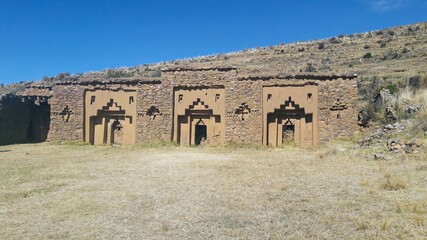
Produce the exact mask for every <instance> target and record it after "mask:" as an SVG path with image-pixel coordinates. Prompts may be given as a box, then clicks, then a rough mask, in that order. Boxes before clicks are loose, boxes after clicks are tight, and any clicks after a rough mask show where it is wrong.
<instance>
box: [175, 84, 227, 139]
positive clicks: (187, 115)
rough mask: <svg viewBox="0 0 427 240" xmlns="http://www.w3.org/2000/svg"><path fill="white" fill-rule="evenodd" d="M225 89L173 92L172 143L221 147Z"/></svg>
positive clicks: (223, 129)
mask: <svg viewBox="0 0 427 240" xmlns="http://www.w3.org/2000/svg"><path fill="white" fill-rule="evenodd" d="M224 107H225V90H224V88H205V89H200V88H197V89H196V88H195V89H175V91H174V125H173V127H174V128H173V129H174V131H173V140H174V141H175V142H177V143H179V144H181V145H199V144H202V143H207V144H223V143H224V141H225V122H224V120H225V109H224Z"/></svg>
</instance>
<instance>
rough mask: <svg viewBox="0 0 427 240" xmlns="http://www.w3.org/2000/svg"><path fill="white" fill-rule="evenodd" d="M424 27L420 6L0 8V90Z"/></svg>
mask: <svg viewBox="0 0 427 240" xmlns="http://www.w3.org/2000/svg"><path fill="white" fill-rule="evenodd" d="M423 21H427V0H329V1H326V0H318V1H314V0H313V1H309V0H300V1H285V0H277V1H276V0H271V1H269V0H263V1H258V0H253V1H251V0H198V1H197V0H193V1H190V0H179V1H178V0H176V1H171V0H170V1H167V0H140V1H136V0H135V1H132V0H103V1H100V0H67V1H66V0H37V1H36V0H27V1H23V0H0V83H4V84H6V83H12V82H19V81H30V80H33V81H34V80H39V79H41V78H42V77H43V76H54V75H57V74H58V73H61V72H69V73H79V72H87V71H94V70H102V69H105V68H115V67H123V66H134V65H141V64H145V63H153V62H160V61H167V60H172V59H179V58H188V57H196V56H201V55H209V54H214V53H223V52H231V51H238V50H243V49H245V48H254V47H257V46H268V45H276V44H280V43H290V42H295V41H302V40H312V39H319V38H326V37H331V36H336V35H340V34H350V33H357V32H365V31H370V30H376V29H382V28H386V27H392V26H396V25H405V24H411V23H416V22H423Z"/></svg>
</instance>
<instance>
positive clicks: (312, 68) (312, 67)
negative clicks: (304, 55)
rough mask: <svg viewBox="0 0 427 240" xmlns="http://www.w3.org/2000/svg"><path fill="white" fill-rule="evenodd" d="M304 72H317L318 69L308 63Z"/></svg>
mask: <svg viewBox="0 0 427 240" xmlns="http://www.w3.org/2000/svg"><path fill="white" fill-rule="evenodd" d="M303 71H304V72H316V71H317V69H316V68H315V67H314V66H313V64H311V63H307V65H306V66H305V68H304V69H303Z"/></svg>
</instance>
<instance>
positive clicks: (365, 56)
mask: <svg viewBox="0 0 427 240" xmlns="http://www.w3.org/2000/svg"><path fill="white" fill-rule="evenodd" d="M363 58H364V59H369V58H372V54H371V53H370V52H368V53H365V55H363Z"/></svg>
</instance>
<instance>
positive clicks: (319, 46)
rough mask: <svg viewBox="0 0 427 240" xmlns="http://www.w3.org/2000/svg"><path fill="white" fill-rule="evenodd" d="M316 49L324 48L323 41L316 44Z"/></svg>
mask: <svg viewBox="0 0 427 240" xmlns="http://www.w3.org/2000/svg"><path fill="white" fill-rule="evenodd" d="M317 48H318V49H324V48H325V44H324V43H323V42H321V43H319V44H318V46H317Z"/></svg>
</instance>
